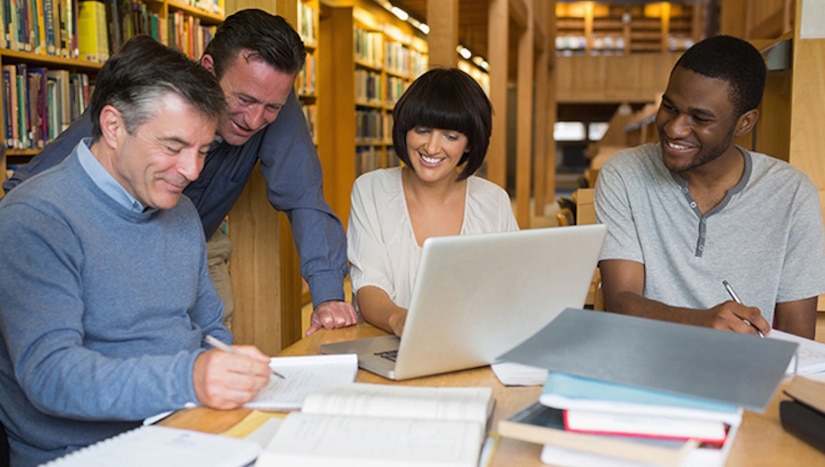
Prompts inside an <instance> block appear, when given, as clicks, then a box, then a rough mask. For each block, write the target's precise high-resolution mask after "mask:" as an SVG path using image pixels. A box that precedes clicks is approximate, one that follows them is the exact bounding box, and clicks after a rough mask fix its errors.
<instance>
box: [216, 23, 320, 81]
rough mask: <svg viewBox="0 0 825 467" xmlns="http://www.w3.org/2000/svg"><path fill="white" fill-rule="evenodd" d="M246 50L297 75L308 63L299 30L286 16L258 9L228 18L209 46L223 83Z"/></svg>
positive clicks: (269, 63) (217, 73)
mask: <svg viewBox="0 0 825 467" xmlns="http://www.w3.org/2000/svg"><path fill="white" fill-rule="evenodd" d="M242 49H248V50H251V51H252V52H253V54H254V56H255V57H257V58H260V59H262V60H263V61H264V62H266V63H267V64H268V65H269V66H271V67H272V68H274V69H276V70H278V71H281V72H283V73H288V74H290V75H293V76H295V75H297V74H298V72H300V71H301V68H303V66H304V60H306V49H305V48H304V43H303V41H301V36H299V35H298V33H297V32H296V31H295V29H293V28H292V26H290V25H289V23H288V22H287V21H286V20H285V19H284V18H283V17H281V16H276V15H271V14H269V13H267V12H265V11H263V10H259V9H255V8H250V9H246V10H241V11H239V12H237V13H235V14H233V15H230V16H228V17H227V18H226V19H225V20H224V22H223V23H221V25H220V26H218V30H217V31H216V32H215V37H213V38H212V40H211V41H209V44H208V45H207V46H206V50H205V51H204V55H209V56H211V57H212V63H213V68H214V71H215V76H217V77H218V79H219V80H220V79H221V77H222V76H223V73H224V71H226V67H227V66H229V64H230V63H232V61H233V60H235V57H236V56H237V55H238V52H240V51H241V50H242Z"/></svg>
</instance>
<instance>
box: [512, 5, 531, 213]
mask: <svg viewBox="0 0 825 467" xmlns="http://www.w3.org/2000/svg"><path fill="white" fill-rule="evenodd" d="M522 5H523V6H525V11H524V13H525V15H524V17H523V19H524V23H523V24H519V26H521V31H520V34H519V39H518V71H517V73H518V81H517V90H516V109H517V110H516V114H517V115H518V122H517V125H516V220H517V221H518V223H519V226H520V227H521V228H523V229H525V228H528V227H530V173H531V170H532V167H531V165H532V160H533V113H534V104H535V102H534V97H533V96H534V94H533V82H534V80H535V75H534V69H535V66H534V59H535V50H534V42H535V41H534V39H535V38H534V36H533V31H534V28H535V21H534V19H533V4H532V2H528V3H527V4H524V3H522ZM516 21H518V19H517V18H516Z"/></svg>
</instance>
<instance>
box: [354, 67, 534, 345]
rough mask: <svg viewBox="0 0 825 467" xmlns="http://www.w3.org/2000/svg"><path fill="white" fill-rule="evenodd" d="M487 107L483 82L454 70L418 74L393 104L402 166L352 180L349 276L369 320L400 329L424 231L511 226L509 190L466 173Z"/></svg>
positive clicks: (475, 163)
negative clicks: (482, 87)
mask: <svg viewBox="0 0 825 467" xmlns="http://www.w3.org/2000/svg"><path fill="white" fill-rule="evenodd" d="M491 113H492V107H491V105H490V101H489V100H488V99H487V96H486V95H485V94H484V91H483V90H482V89H481V87H480V86H479V85H478V84H477V83H476V82H475V80H473V78H471V77H470V76H469V75H468V74H466V73H464V72H463V71H460V70H457V69H433V70H430V71H428V72H427V73H424V74H423V75H421V77H419V78H418V79H417V80H415V81H414V82H413V84H412V85H411V86H410V87H409V89H408V90H407V91H406V92H405V93H404V95H403V96H401V99H400V100H399V101H398V104H397V105H396V106H395V109H394V110H393V117H394V125H393V130H392V135H393V145H394V147H395V150H396V153H397V154H398V157H399V158H400V159H401V160H402V161H403V162H404V167H403V168H401V167H396V168H392V169H385V170H376V171H373V172H369V173H367V174H365V175H362V176H361V177H359V178H358V180H356V182H355V186H353V189H352V210H351V212H350V219H349V231H348V246H349V248H348V252H349V260H350V263H351V270H350V277H351V279H352V289H353V295H354V297H355V302H356V304H357V305H358V307H359V309H360V311H361V314H362V316H363V317H364V319H366V320H367V321H369V322H371V323H372V324H374V325H376V326H378V327H380V328H382V329H385V330H387V331H389V332H392V333H394V334H396V335H401V334H402V332H403V330H404V321H405V319H406V313H407V307H408V306H409V303H410V299H411V294H412V289H413V285H414V283H415V274H416V269H417V267H418V260H419V255H420V254H421V245H422V244H423V243H424V240H426V239H427V238H430V237H437V236H445V235H465V234H480V233H489V232H506V231H513V230H518V225H517V224H516V221H515V218H514V216H513V210H512V207H511V204H510V198H509V196H508V195H507V193H506V192H505V191H504V190H503V189H501V188H500V187H499V186H497V185H494V184H493V183H491V182H489V181H487V180H484V179H481V178H478V177H475V176H473V174H474V173H475V171H476V170H478V168H479V167H480V166H481V164H482V163H483V161H484V157H485V155H486V153H487V147H488V146H489V141H490V133H491V129H492V128H491V126H492V123H491V122H492V117H491Z"/></svg>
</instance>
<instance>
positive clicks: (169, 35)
mask: <svg viewBox="0 0 825 467" xmlns="http://www.w3.org/2000/svg"><path fill="white" fill-rule="evenodd" d="M78 28H79V33H78V40H77V42H78V50H79V56H78V58H80V59H82V60H87V61H91V62H99V63H103V62H105V61H106V59H108V58H109V56H110V55H111V54H112V53H113V52H114V51H116V50H118V49H119V48H120V46H121V44H123V42H125V41H126V40H128V39H129V38H131V37H133V36H135V35H138V34H146V35H149V36H152V37H154V38H155V39H156V40H158V41H159V42H161V43H163V44H166V45H169V46H171V47H175V48H177V49H178V50H180V51H182V52H184V53H185V54H186V55H187V56H189V57H192V58H193V59H197V58H200V56H201V55H203V51H204V49H205V47H206V44H208V43H209V41H210V40H211V39H212V37H213V36H214V35H215V31H216V29H217V27H216V26H215V25H204V24H202V23H201V19H200V18H198V17H196V16H193V15H189V14H186V13H184V12H183V11H181V10H176V11H170V12H169V15H168V17H167V18H164V17H162V16H160V15H159V14H158V13H156V12H153V11H150V10H149V9H148V8H147V4H146V3H145V2H142V1H140V0H107V2H106V3H104V2H100V1H96V0H86V1H82V2H80V3H79V8H78Z"/></svg>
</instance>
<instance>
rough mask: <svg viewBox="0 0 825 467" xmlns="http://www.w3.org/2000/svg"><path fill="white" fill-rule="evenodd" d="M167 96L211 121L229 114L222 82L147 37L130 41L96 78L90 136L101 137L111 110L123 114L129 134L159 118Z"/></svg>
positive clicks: (139, 37) (175, 51) (91, 106)
mask: <svg viewBox="0 0 825 467" xmlns="http://www.w3.org/2000/svg"><path fill="white" fill-rule="evenodd" d="M167 93H173V94H176V95H178V96H179V97H180V98H181V99H183V100H184V101H186V102H187V103H189V105H191V106H192V107H193V108H195V109H196V110H197V111H198V112H200V113H202V114H203V115H205V116H208V117H211V118H218V117H220V115H221V114H222V113H223V112H224V111H225V110H226V100H225V98H224V94H223V91H222V90H221V87H220V85H219V84H218V80H217V79H215V77H214V76H212V74H211V73H209V72H208V71H206V69H205V68H203V67H202V66H200V65H199V64H198V63H197V62H195V61H192V60H190V59H189V58H187V57H186V55H184V54H183V53H181V52H179V51H177V50H175V49H172V48H169V47H166V46H165V45H163V44H161V43H159V42H157V41H156V40H154V39H152V38H151V37H149V36H144V35H140V36H135V37H133V38H131V39H129V40H128V41H126V42H125V43H124V44H123V46H122V47H121V48H120V50H119V51H118V52H117V53H116V54H114V55H112V56H111V57H110V58H109V59H108V60H107V61H106V63H105V64H104V65H103V68H102V69H101V70H100V73H98V75H97V81H96V82H95V90H94V93H93V94H92V98H91V101H90V103H89V110H90V112H91V117H92V137H94V139H95V140H98V139H99V138H100V137H101V136H102V131H101V128H100V113H101V111H102V110H103V108H104V107H106V106H107V105H111V106H113V107H115V108H116V109H118V110H119V111H120V113H121V116H122V118H123V121H124V123H125V126H126V131H127V132H129V133H130V134H131V133H133V132H134V131H135V129H136V128H137V127H139V126H140V125H142V124H143V123H145V122H146V121H147V120H149V119H151V118H152V117H153V116H154V115H155V110H156V108H157V99H158V98H159V97H162V96H163V95H165V94H167Z"/></svg>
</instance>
